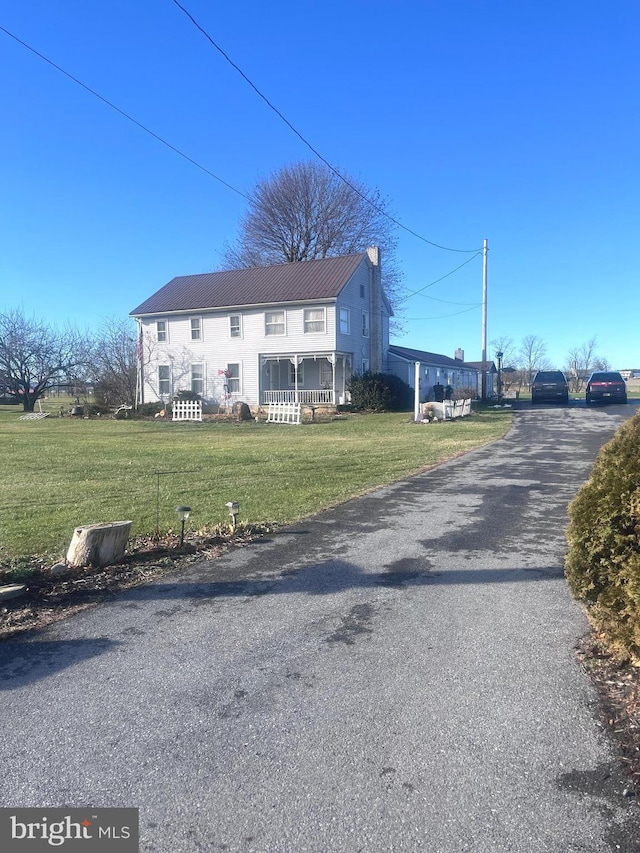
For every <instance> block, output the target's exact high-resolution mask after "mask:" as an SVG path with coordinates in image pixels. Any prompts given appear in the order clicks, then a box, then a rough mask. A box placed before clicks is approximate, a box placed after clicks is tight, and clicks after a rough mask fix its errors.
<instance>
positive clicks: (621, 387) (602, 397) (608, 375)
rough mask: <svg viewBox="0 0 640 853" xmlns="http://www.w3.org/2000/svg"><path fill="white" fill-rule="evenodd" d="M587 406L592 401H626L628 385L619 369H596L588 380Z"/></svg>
mask: <svg viewBox="0 0 640 853" xmlns="http://www.w3.org/2000/svg"><path fill="white" fill-rule="evenodd" d="M586 402H587V406H590V405H591V404H592V403H626V402H627V386H626V384H625V381H624V379H623V378H622V376H621V375H620V374H619V373H618V371H617V370H596V371H594V372H593V373H592V374H591V376H590V377H589V381H588V382H587V395H586Z"/></svg>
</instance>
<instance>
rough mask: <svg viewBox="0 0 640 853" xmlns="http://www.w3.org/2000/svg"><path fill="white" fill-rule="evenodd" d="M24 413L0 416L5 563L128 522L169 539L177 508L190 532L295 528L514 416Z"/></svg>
mask: <svg viewBox="0 0 640 853" xmlns="http://www.w3.org/2000/svg"><path fill="white" fill-rule="evenodd" d="M21 414H22V412H21V411H20V410H19V409H17V408H16V407H6V408H4V409H2V408H0V446H1V447H2V448H3V451H4V452H3V456H2V458H3V462H4V465H3V472H2V480H1V482H0V561H5V562H6V561H7V560H9V559H11V558H15V557H21V556H28V555H29V556H30V555H34V554H38V555H40V554H42V555H50V556H51V557H52V558H59V557H62V556H63V555H64V553H65V551H66V548H67V546H68V543H69V541H70V539H71V535H72V533H73V529H74V527H77V526H79V525H82V524H90V523H96V522H108V521H120V520H124V519H131V520H132V521H133V528H132V534H134V535H136V534H152V533H154V532H155V530H156V526H158V527H159V531H160V532H161V533H164V532H166V531H167V530H168V529H169V528H173V529H175V528H176V527H177V521H176V515H175V507H176V506H177V505H178V504H188V505H189V506H191V507H192V509H193V513H192V516H191V518H190V519H189V521H188V522H187V533H188V531H189V529H191V530H196V529H197V530H205V529H212V528H214V527H215V526H216V525H218V524H220V523H221V522H225V521H227V520H228V515H227V510H226V508H225V506H224V504H225V502H226V501H229V500H237V501H239V502H240V505H241V509H240V515H239V521H240V522H245V523H246V522H249V523H257V522H272V523H287V522H291V521H294V520H297V519H300V518H303V517H305V516H309V515H312V514H314V513H316V512H318V511H320V510H322V509H325V508H327V507H330V506H333V505H335V504H337V503H339V502H341V501H345V500H347V499H348V498H350V497H353V496H355V495H358V494H362V493H363V492H366V491H367V490H370V489H371V488H373V487H375V486H378V485H381V484H384V483H388V482H392V481H394V480H398V479H401V478H403V477H405V476H407V475H409V474H413V473H415V472H417V471H420V470H421V469H423V468H425V467H427V466H430V465H433V464H435V463H437V462H440V461H442V460H444V459H446V458H448V457H450V456H452V455H455V454H458V453H461V452H464V451H466V450H470V449H471V448H473V447H478V446H480V445H482V444H486V443H488V442H490V441H493V440H494V439H496V438H499V437H500V436H502V435H503V434H504V433H505V432H506V430H507V429H508V428H509V425H510V422H511V416H510V413H509V411H508V410H507V411H505V410H502V411H500V410H496V411H487V412H485V413H481V414H478V413H476V414H474V415H473V416H472V417H471V418H466V419H464V420H462V421H455V422H447V423H435V424H429V425H426V424H414V423H413V420H412V416H411V415H410V414H406V413H405V414H380V415H356V416H351V417H348V418H345V419H338V420H334V421H331V422H326V423H317V424H303V425H301V426H287V425H267V424H264V423H243V424H230V423H214V422H205V423H202V424H173V423H159V422H157V421H134V420H123V421H117V420H111V419H99V418H96V419H92V420H82V419H79V420H76V419H71V418H68V417H65V418H59V417H53V416H50V417H48V418H46V419H44V420H34V421H21V420H19V416H20V415H21ZM193 469H197V470H193ZM158 471H161V472H177V473H166V474H161V475H160V476H159V477H158V475H157V473H156V472H158ZM158 483H159V489H158ZM157 516H158V517H157Z"/></svg>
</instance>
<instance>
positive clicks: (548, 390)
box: [531, 370, 569, 405]
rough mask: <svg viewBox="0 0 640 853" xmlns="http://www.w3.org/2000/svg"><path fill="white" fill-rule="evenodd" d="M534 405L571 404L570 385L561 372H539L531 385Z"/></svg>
mask: <svg viewBox="0 0 640 853" xmlns="http://www.w3.org/2000/svg"><path fill="white" fill-rule="evenodd" d="M531 402H532V403H564V404H565V405H566V404H568V402H569V383H568V382H567V377H566V376H565V375H564V373H563V372H562V371H561V370H539V371H538V372H537V373H536V375H535V376H534V377H533V382H532V383H531Z"/></svg>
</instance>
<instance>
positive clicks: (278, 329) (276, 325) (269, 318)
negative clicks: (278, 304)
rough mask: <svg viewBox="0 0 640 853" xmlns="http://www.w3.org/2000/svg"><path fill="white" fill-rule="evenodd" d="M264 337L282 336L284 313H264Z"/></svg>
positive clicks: (283, 332) (283, 331)
mask: <svg viewBox="0 0 640 853" xmlns="http://www.w3.org/2000/svg"><path fill="white" fill-rule="evenodd" d="M264 333H265V335H284V334H285V325H284V311H266V312H265V315H264Z"/></svg>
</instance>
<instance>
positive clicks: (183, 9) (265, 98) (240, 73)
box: [173, 0, 478, 254]
mask: <svg viewBox="0 0 640 853" xmlns="http://www.w3.org/2000/svg"><path fill="white" fill-rule="evenodd" d="M173 2H174V4H175V5H176V6H177V7H178V9H180V10H181V11H182V12H183V13H184V14H185V15H186V16H187V18H189V20H190V21H191V23H192V24H193V25H194V27H195V28H196V29H197V30H199V31H200V32H201V33H202V35H203V36H204V37H205V38H206V39H207V41H209V42H210V43H211V45H212V46H213V47H214V48H215V49H216V50H217V51H218V52H219V53H220V54H221V55H222V56H223V57H224V59H225V60H226V61H227V62H228V63H229V65H231V67H232V68H234V69H235V70H236V71H237V72H238V74H239V75H240V76H241V77H242V79H243V80H245V81H246V82H247V83H248V84H249V86H251V88H252V89H253V91H254V92H255V93H256V94H257V95H258V97H260V98H262V100H263V101H264V102H265V104H266V105H267V106H268V107H269V109H270V110H273V112H274V113H275V114H276V115H277V116H278V118H280V119H281V120H282V121H283V122H284V123H285V124H286V125H287V127H288V128H289V129H290V130H291V131H293V133H295V135H296V136H297V137H298V139H300V141H301V142H302V143H304V145H306V147H307V148H308V149H309V150H310V151H311V152H313V154H315V156H316V157H317V158H318V159H319V160H321V161H322V162H323V163H324V164H325V166H326V167H327V168H328V169H330V170H331V171H332V172H333V174H334V175H336V176H337V177H338V178H339V179H340V180H341V181H343V182H344V183H345V184H346V185H347V186H348V187H350V189H352V190H353V192H355V193H356V194H357V195H358V196H359V197H360V198H361V199H362V200H363V201H365V202H366V203H367V204H369V205H371V207H373V208H374V209H375V210H377V211H378V213H381V214H382V215H383V216H385V217H386V218H387V219H389V220H390V221H391V222H393V223H394V225H397V226H398V228H401V229H402V230H403V231H406V232H407V233H408V234H411V235H412V236H413V237H417V238H418V240H422V242H423V243H428V244H429V245H430V246H434V247H435V248H436V249H444V250H445V251H447V252H461V253H463V254H468V253H471V252H477V251H478V249H452V248H451V247H450V246H441V245H440V244H439V243H434V242H433V241H432V240H427V238H426V237H423V236H422V235H421V234H418V232H417V231H413V230H412V229H411V228H408V227H407V226H406V225H403V224H402V223H401V222H400V221H399V220H397V219H395V218H394V217H393V216H391V215H390V214H389V213H387V212H386V210H384V209H383V208H381V207H379V206H378V205H377V204H376V203H375V202H373V201H372V200H371V199H370V198H368V197H367V196H366V195H364V193H362V192H361V191H360V190H359V189H358V187H356V186H354V184H352V183H351V182H350V181H348V180H347V178H345V177H344V175H342V173H341V172H340V171H339V170H338V169H336V168H335V167H334V166H332V165H331V163H330V162H329V161H328V160H327V159H325V158H324V157H323V156H322V154H321V153H320V152H319V151H318V150H317V149H316V148H314V147H313V145H312V144H311V143H310V142H309V140H308V139H306V138H305V137H304V136H303V135H302V134H301V133H300V131H299V130H297V129H296V128H295V127H294V126H293V124H291V122H290V121H289V120H288V119H287V118H286V117H285V116H284V115H283V114H282V113H281V112H280V110H279V109H278V108H277V107H276V106H275V105H274V104H272V103H271V101H270V100H269V98H267V96H266V95H265V94H263V93H262V92H261V91H260V89H259V88H258V87H257V86H256V84H255V83H254V82H253V81H252V80H250V79H249V77H247V75H246V74H245V73H244V71H243V70H242V69H241V68H240V66H239V65H237V64H236V63H235V62H234V61H233V60H232V59H231V57H230V56H229V55H228V54H227V53H225V51H224V50H223V49H222V48H221V47H220V45H219V44H217V42H215V41H214V39H213V38H212V37H211V36H210V35H209V33H208V32H207V31H206V30H205V29H204V27H202V26H201V25H200V24H199V23H198V22H197V21H196V19H195V18H194V17H193V15H192V14H191V13H190V12H189V11H188V10H187V9H185V7H184V6H183V5H182V4H181V3H179V2H178V0H173Z"/></svg>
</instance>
